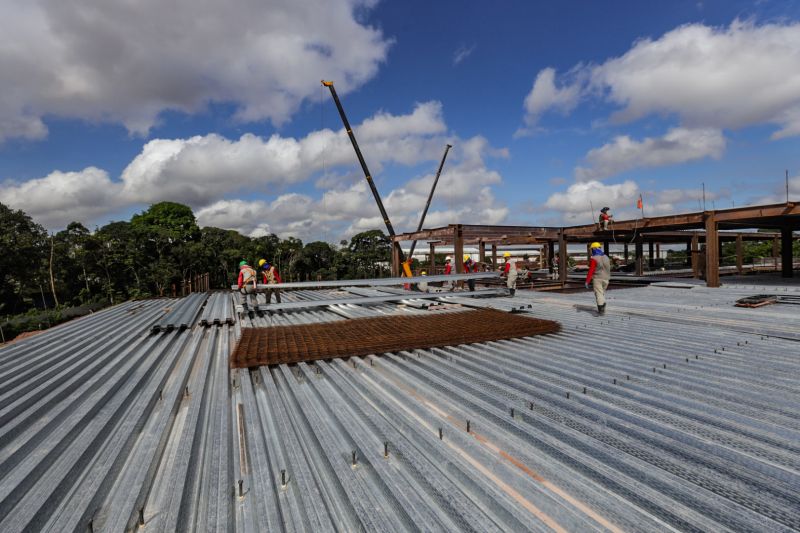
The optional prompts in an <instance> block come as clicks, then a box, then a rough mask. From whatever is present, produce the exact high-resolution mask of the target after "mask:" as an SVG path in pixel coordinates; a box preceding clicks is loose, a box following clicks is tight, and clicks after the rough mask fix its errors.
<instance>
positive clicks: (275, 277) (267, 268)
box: [258, 259, 281, 303]
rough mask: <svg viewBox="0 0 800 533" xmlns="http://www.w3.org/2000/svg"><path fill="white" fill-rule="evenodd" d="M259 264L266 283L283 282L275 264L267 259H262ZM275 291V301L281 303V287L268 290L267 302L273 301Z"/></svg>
mask: <svg viewBox="0 0 800 533" xmlns="http://www.w3.org/2000/svg"><path fill="white" fill-rule="evenodd" d="M258 266H259V267H261V275H262V276H263V277H264V285H276V284H278V283H281V275H280V274H278V269H277V268H275V267H274V266H273V265H270V264H269V263H268V262H267V260H266V259H261V260H260V261H259V262H258ZM273 293H274V294H275V301H276V302H278V303H281V291H280V289H267V290H266V296H267V303H272V294H273Z"/></svg>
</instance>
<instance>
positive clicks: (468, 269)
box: [464, 254, 478, 292]
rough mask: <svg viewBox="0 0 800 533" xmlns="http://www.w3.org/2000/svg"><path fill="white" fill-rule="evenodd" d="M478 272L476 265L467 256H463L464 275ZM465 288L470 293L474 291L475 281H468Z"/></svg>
mask: <svg viewBox="0 0 800 533" xmlns="http://www.w3.org/2000/svg"><path fill="white" fill-rule="evenodd" d="M477 271H478V264H477V263H476V262H475V261H473V260H472V258H471V257H470V256H469V254H464V274H471V273H473V272H477ZM467 286H468V287H469V290H470V291H473V292H474V291H475V280H474V279H468V280H467Z"/></svg>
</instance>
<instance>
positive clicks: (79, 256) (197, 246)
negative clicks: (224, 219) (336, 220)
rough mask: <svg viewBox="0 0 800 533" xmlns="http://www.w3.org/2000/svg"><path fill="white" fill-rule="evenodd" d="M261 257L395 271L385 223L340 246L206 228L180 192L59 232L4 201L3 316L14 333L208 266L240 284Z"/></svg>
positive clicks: (369, 273)
mask: <svg viewBox="0 0 800 533" xmlns="http://www.w3.org/2000/svg"><path fill="white" fill-rule="evenodd" d="M265 215H266V216H268V215H269V213H265ZM51 257H52V261H51ZM260 258H265V259H267V260H269V261H271V262H272V263H273V264H274V265H275V266H276V267H277V268H278V270H279V271H280V273H281V276H282V277H283V278H284V280H306V279H357V278H367V277H380V276H384V275H388V273H389V264H390V262H391V242H390V241H389V239H388V238H387V237H386V235H385V234H384V233H383V232H382V231H380V230H372V231H366V232H363V233H359V234H357V235H354V236H353V238H352V239H351V240H350V241H349V242H348V241H342V242H341V243H340V246H332V245H331V244H329V243H326V242H320V241H316V242H310V243H307V244H303V242H302V241H300V240H299V239H295V238H293V237H289V238H287V239H280V238H279V237H277V236H276V235H265V236H263V237H247V236H244V235H241V234H239V233H238V232H236V231H231V230H224V229H220V228H212V227H206V228H200V227H198V226H197V221H196V219H195V216H194V213H192V210H191V209H190V208H189V207H187V206H185V205H182V204H177V203H173V202H161V203H158V204H154V205H152V206H150V208H149V209H147V210H145V211H144V212H142V213H139V214H136V215H134V216H133V217H132V218H131V220H130V221H129V222H125V221H117V222H111V223H109V224H106V225H105V226H103V227H101V228H97V229H96V231H94V232H91V231H89V230H88V229H87V228H86V227H85V226H84V225H83V224H81V223H80V222H72V223H70V224H69V225H68V226H67V228H66V229H64V230H62V231H60V232H58V233H56V234H54V235H52V236H49V235H48V234H47V232H46V231H45V230H44V228H43V227H42V226H41V225H39V224H37V223H36V222H35V221H34V220H33V219H32V218H31V217H30V216H28V215H27V214H25V213H24V212H22V211H19V210H16V211H15V210H13V209H10V208H9V207H7V206H5V205H3V204H2V203H0V316H2V317H3V318H2V320H0V326H2V328H3V334H4V336H5V338H6V340H9V339H10V338H13V337H14V336H15V335H17V334H19V333H21V332H23V331H30V330H35V329H40V327H47V326H48V325H55V324H56V323H58V322H60V321H63V320H65V319H67V318H70V317H72V316H77V315H81V314H86V313H88V312H90V311H91V310H94V309H97V308H101V307H103V306H105V305H109V304H114V303H119V302H121V301H124V300H127V299H131V298H145V297H151V296H171V295H172V287H173V285H176V286H177V287H178V289H179V288H180V283H181V281H182V280H188V279H191V278H192V277H193V276H195V275H198V274H204V273H208V274H209V278H210V283H211V287H212V288H225V287H230V286H231V285H232V284H234V283H236V279H237V276H238V272H237V269H238V264H239V261H241V260H243V259H244V260H247V261H249V262H251V264H253V266H255V263H256V262H257V261H258V260H259V259H260Z"/></svg>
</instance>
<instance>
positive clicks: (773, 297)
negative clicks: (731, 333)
mask: <svg viewBox="0 0 800 533" xmlns="http://www.w3.org/2000/svg"><path fill="white" fill-rule="evenodd" d="M772 304H795V305H797V304H800V296H788V295H786V296H784V295H777V294H756V295H754V296H746V297H744V298H739V299H738V300H736V307H764V306H765V305H772Z"/></svg>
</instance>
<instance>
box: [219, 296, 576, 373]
mask: <svg viewBox="0 0 800 533" xmlns="http://www.w3.org/2000/svg"><path fill="white" fill-rule="evenodd" d="M560 328H561V326H560V325H559V324H558V322H553V321H551V320H542V319H538V318H530V317H524V316H520V315H515V314H511V313H506V312H503V311H496V310H493V309H479V310H470V311H465V312H463V313H442V314H430V315H411V316H382V317H376V318H357V319H354V320H342V321H339V322H329V323H326V324H304V325H297V326H274V327H269V328H245V329H243V330H242V338H241V339H240V340H239V344H238V345H237V347H236V349H235V350H234V352H233V354H231V361H230V363H231V367H233V368H247V367H254V366H262V365H275V364H283V363H298V362H301V361H315V360H319V359H333V358H336V357H349V356H359V355H368V354H381V353H385V352H397V351H400V350H414V349H422V348H435V347H441V346H451V345H456V344H470V343H473V342H486V341H495V340H500V339H512V338H519V337H530V336H532V335H542V334H545V333H555V332H557V331H559V329H560Z"/></svg>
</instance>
